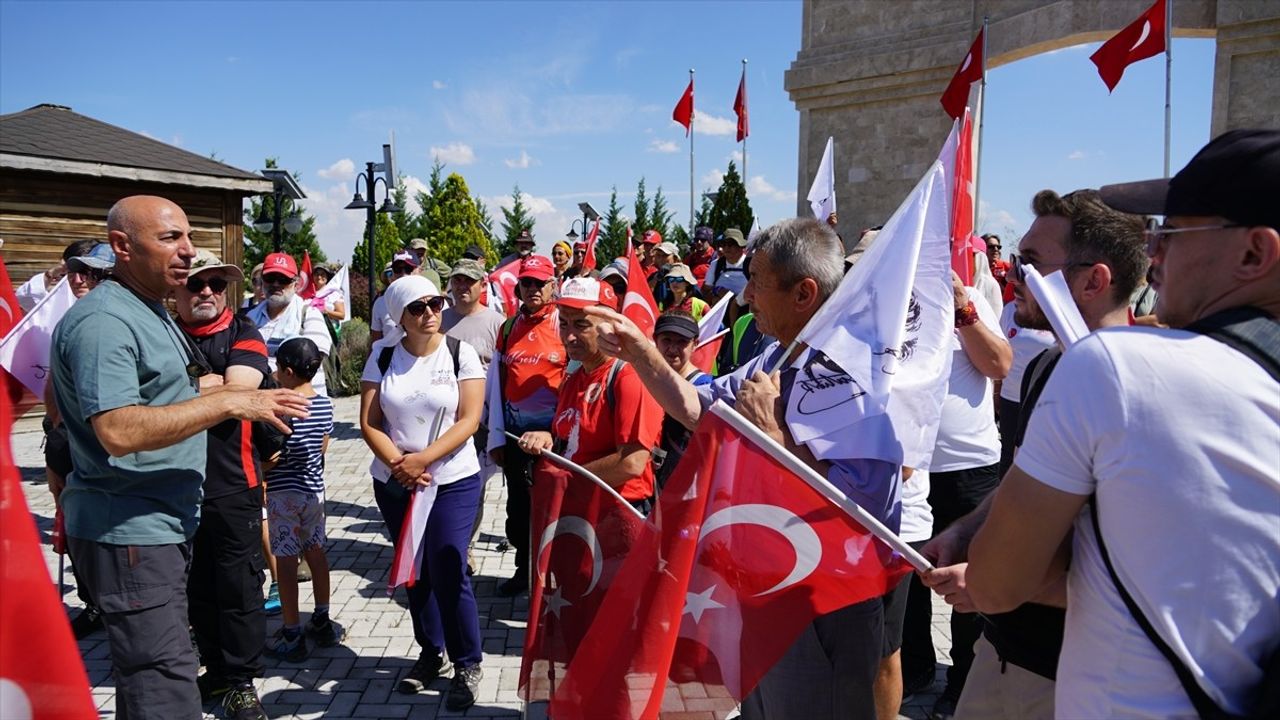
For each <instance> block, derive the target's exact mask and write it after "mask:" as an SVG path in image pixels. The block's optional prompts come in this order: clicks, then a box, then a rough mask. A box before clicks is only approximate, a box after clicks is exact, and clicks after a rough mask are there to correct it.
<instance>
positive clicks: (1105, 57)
mask: <svg viewBox="0 0 1280 720" xmlns="http://www.w3.org/2000/svg"><path fill="white" fill-rule="evenodd" d="M1164 28H1165V0H1156V4H1155V5H1152V6H1151V7H1149V8H1147V11H1146V12H1144V13H1142V14H1141V15H1139V16H1138V19H1137V20H1134V21H1133V22H1131V23H1129V25H1128V26H1127V27H1125V29H1123V30H1121V31H1120V32H1118V33H1116V34H1115V35H1114V36H1112V38H1111V39H1110V40H1108V41H1106V42H1104V43H1102V47H1100V48H1098V49H1097V51H1095V52H1094V53H1093V54H1092V55H1090V56H1089V59H1090V60H1092V61H1093V64H1094V65H1097V66H1098V75H1101V76H1102V82H1104V83H1106V84H1107V90H1108V91H1113V90H1115V89H1116V85H1118V84H1119V83H1120V78H1121V77H1123V76H1124V69H1125V68H1127V67H1129V66H1130V65H1132V64H1133V63H1136V62H1138V61H1139V60H1146V59H1147V58H1149V57H1155V56H1156V55H1159V54H1160V53H1162V52H1164V50H1165V43H1166V42H1167V39H1166V38H1165V36H1164Z"/></svg>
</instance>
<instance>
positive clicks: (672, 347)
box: [653, 332, 693, 372]
mask: <svg viewBox="0 0 1280 720" xmlns="http://www.w3.org/2000/svg"><path fill="white" fill-rule="evenodd" d="M653 343H654V345H657V346H658V352H660V353H662V359H663V360H666V361H667V364H668V365H670V366H671V369H672V370H675V371H676V372H682V371H683V370H684V368H685V366H686V365H688V364H689V359H690V358H692V357H693V338H687V337H683V336H681V335H677V334H675V333H670V332H661V333H658V334H657V335H654V336H653Z"/></svg>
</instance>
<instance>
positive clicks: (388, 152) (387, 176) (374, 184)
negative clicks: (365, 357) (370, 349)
mask: <svg viewBox="0 0 1280 720" xmlns="http://www.w3.org/2000/svg"><path fill="white" fill-rule="evenodd" d="M382 157H383V161H382V162H380V163H375V162H367V163H365V171H364V172H362V173H357V174H356V194H355V196H354V197H352V198H351V202H349V203H347V206H346V207H345V208H343V209H344V210H364V211H365V235H366V238H367V242H368V249H369V255H368V260H369V329H371V330H372V329H373V327H374V317H373V300H374V296H375V295H376V294H377V292H378V284H377V278H378V270H377V268H375V267H374V259H375V257H376V255H375V254H374V252H373V247H374V235H375V231H376V227H377V224H378V215H379V214H383V215H390V214H394V213H398V212H400V208H398V207H396V205H395V203H393V202H391V190H392V187H393V186H394V185H393V184H394V183H395V182H396V174H395V155H394V152H393V151H392V149H391V145H383V146H382ZM377 173H381V174H382V175H383V177H379V176H378V175H377ZM361 180H364V187H365V190H367V191H368V192H369V199H368V200H365V199H364V197H363V196H361V195H360V181H361ZM378 183H382V189H383V192H385V193H386V195H385V196H384V198H383V201H382V206H381V207H378V199H377V195H378Z"/></svg>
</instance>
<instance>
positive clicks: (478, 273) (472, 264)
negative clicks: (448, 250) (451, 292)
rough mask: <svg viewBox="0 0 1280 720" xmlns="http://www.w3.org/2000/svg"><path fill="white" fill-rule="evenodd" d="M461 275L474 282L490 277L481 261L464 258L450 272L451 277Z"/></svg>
mask: <svg viewBox="0 0 1280 720" xmlns="http://www.w3.org/2000/svg"><path fill="white" fill-rule="evenodd" d="M454 275H461V276H462V277H465V278H471V279H472V280H483V279H485V277H487V276H488V273H486V272H485V271H484V264H483V263H481V262H480V261H479V260H470V259H467V258H463V259H462V260H459V261H458V262H457V263H455V264H454V266H453V269H451V270H449V277H453V276H454Z"/></svg>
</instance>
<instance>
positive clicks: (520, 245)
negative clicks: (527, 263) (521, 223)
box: [516, 240, 533, 257]
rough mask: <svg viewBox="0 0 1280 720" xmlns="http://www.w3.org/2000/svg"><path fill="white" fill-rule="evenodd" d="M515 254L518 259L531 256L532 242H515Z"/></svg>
mask: <svg viewBox="0 0 1280 720" xmlns="http://www.w3.org/2000/svg"><path fill="white" fill-rule="evenodd" d="M516 254H518V255H519V256H520V257H527V256H529V255H532V254H533V241H532V240H517V241H516Z"/></svg>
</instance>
